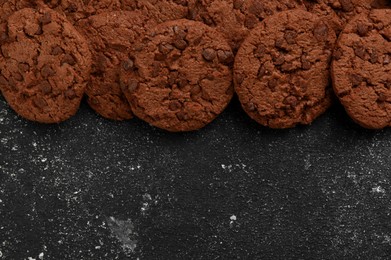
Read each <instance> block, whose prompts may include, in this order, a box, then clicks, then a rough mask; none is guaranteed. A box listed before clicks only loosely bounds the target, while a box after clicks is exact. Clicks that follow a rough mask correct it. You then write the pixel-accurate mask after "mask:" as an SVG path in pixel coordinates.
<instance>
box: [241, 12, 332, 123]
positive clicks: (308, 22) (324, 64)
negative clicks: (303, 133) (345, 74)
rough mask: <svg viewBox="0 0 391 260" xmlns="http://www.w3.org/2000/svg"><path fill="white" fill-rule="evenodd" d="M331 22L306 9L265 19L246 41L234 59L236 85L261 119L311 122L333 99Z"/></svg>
mask: <svg viewBox="0 0 391 260" xmlns="http://www.w3.org/2000/svg"><path fill="white" fill-rule="evenodd" d="M335 40H336V36H335V33H334V31H333V29H332V28H331V26H330V25H329V24H327V23H325V22H324V21H323V20H321V19H319V17H317V16H316V15H313V14H311V13H308V12H306V11H301V10H292V11H285V12H281V13H279V14H276V15H274V16H271V17H269V18H267V19H265V20H264V21H263V22H262V23H261V24H260V25H259V26H257V27H256V28H255V29H254V30H253V31H252V32H251V33H250V35H249V36H248V37H247V38H246V40H245V41H244V42H243V44H242V46H241V47H240V49H239V51H238V53H237V56H236V58H235V64H234V81H235V90H236V93H237V94H238V96H239V99H240V102H241V104H242V107H243V108H244V110H245V111H246V112H247V114H248V115H249V116H250V117H251V118H253V119H254V120H255V121H257V122H258V123H260V124H261V125H264V126H268V127H271V128H289V127H293V126H295V125H297V124H310V123H311V122H312V121H313V120H314V119H315V118H316V117H318V116H319V115H321V114H322V113H323V112H325V111H326V110H327V108H328V107H329V106H330V104H331V93H330V90H331V89H330V88H329V76H330V74H329V63H330V58H331V50H332V48H333V46H334V44H335Z"/></svg>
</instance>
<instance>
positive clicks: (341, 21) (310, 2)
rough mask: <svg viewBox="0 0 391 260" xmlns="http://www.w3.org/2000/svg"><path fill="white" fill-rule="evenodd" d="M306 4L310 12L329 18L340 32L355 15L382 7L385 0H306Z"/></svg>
mask: <svg viewBox="0 0 391 260" xmlns="http://www.w3.org/2000/svg"><path fill="white" fill-rule="evenodd" d="M305 4H306V6H307V10H308V11H309V12H311V13H314V14H316V15H318V16H320V17H325V18H327V19H328V20H329V21H330V22H331V24H332V26H333V28H334V30H335V31H336V32H337V34H338V33H339V32H341V30H342V29H343V28H344V27H345V25H346V23H347V22H348V21H349V20H350V19H352V18H353V17H354V16H355V15H358V14H361V13H368V12H369V11H370V10H371V9H372V8H381V6H383V5H384V4H385V3H384V0H305Z"/></svg>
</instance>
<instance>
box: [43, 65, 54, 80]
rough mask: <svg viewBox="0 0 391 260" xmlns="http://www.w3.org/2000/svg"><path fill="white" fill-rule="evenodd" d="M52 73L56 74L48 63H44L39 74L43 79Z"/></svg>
mask: <svg viewBox="0 0 391 260" xmlns="http://www.w3.org/2000/svg"><path fill="white" fill-rule="evenodd" d="M54 74H56V72H55V71H54V70H53V69H52V67H51V66H50V65H49V64H46V65H44V66H43V67H42V68H41V75H42V77H43V78H45V79H47V78H48V77H50V76H53V75H54Z"/></svg>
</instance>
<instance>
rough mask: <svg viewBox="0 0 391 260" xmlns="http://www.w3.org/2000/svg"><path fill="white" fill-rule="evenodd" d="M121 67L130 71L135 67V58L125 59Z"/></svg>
mask: <svg viewBox="0 0 391 260" xmlns="http://www.w3.org/2000/svg"><path fill="white" fill-rule="evenodd" d="M121 67H122V68H123V69H124V70H125V71H130V70H132V69H133V67H134V62H133V60H131V59H127V60H124V61H122V62H121Z"/></svg>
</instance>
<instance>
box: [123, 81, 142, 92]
mask: <svg viewBox="0 0 391 260" xmlns="http://www.w3.org/2000/svg"><path fill="white" fill-rule="evenodd" d="M138 85H139V83H138V81H137V80H134V79H131V80H129V82H128V86H127V88H126V90H125V91H127V92H129V93H130V94H132V93H133V92H135V91H136V90H137V88H138Z"/></svg>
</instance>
